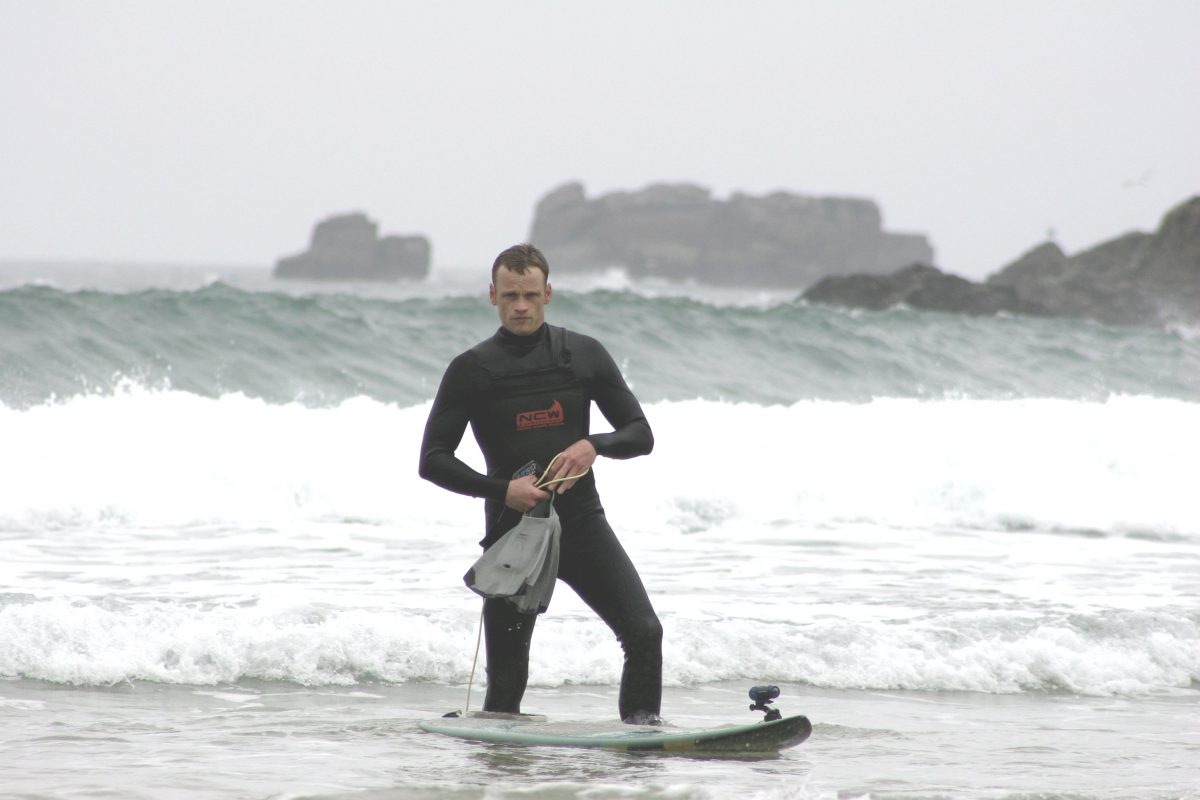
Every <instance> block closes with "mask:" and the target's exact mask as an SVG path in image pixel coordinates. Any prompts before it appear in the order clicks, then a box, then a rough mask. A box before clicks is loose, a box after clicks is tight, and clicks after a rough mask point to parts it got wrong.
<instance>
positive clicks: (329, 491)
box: [0, 386, 1200, 537]
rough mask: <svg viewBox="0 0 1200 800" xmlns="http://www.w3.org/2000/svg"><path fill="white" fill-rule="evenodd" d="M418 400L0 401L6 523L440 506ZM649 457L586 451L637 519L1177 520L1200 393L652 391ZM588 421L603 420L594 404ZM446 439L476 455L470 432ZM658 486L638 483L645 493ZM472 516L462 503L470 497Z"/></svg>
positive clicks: (1195, 522)
mask: <svg viewBox="0 0 1200 800" xmlns="http://www.w3.org/2000/svg"><path fill="white" fill-rule="evenodd" d="M427 411H428V406H427V405H421V406H415V407H409V408H398V407H396V406H393V405H388V404H385V403H380V402H378V401H374V400H370V399H367V398H357V399H353V400H349V401H346V402H345V403H342V404H341V405H340V406H337V407H335V408H327V409H322V408H317V409H314V408H306V407H304V406H302V405H300V404H289V405H272V404H268V403H266V402H263V401H260V400H256V399H250V398H247V397H244V396H242V395H227V396H225V397H221V398H219V399H209V398H204V397H200V396H197V395H192V394H188V393H185V392H178V391H154V390H147V389H142V388H138V387H136V386H130V387H127V388H126V389H125V390H124V391H122V392H119V393H117V394H115V395H110V396H99V395H97V396H84V397H77V398H72V399H70V400H67V401H65V402H62V403H53V404H47V405H42V406H37V407H34V408H31V409H28V410H24V411H21V410H14V409H10V408H4V407H0V440H2V441H4V443H5V459H4V461H3V463H0V485H3V486H4V487H5V492H4V493H3V496H2V497H0V528H10V529H11V528H17V529H30V528H33V529H38V528H45V529H55V528H63V527H74V526H95V525H106V524H120V525H135V526H163V525H170V526H177V525H195V524H205V523H213V522H227V521H236V522H237V523H238V524H240V525H243V526H245V525H253V524H277V523H279V522H281V521H289V520H298V519H308V520H313V519H352V520H370V521H376V522H380V523H383V522H406V521H411V520H412V519H413V518H414V516H416V517H418V518H421V519H428V520H430V521H431V522H432V521H440V522H445V520H446V519H447V517H446V514H447V511H448V508H452V509H453V510H454V511H453V513H451V517H452V518H453V519H454V520H455V522H457V521H459V520H461V519H463V517H462V516H461V512H463V511H464V510H465V509H468V508H473V506H470V504H469V503H467V502H466V501H463V502H454V501H451V502H449V503H447V502H445V501H446V500H447V497H448V496H447V495H445V494H444V493H442V492H441V491H440V490H437V489H435V488H434V487H432V486H430V485H428V484H426V483H424V482H422V481H420V480H419V479H418V478H417V477H416V458H417V452H418V449H419V448H418V444H419V440H420V435H421V431H422V428H423V425H424V420H425V415H426V413H427ZM647 415H648V416H649V418H650V420H651V423H652V425H653V427H654V430H655V435H656V440H657V447H656V451H655V453H654V454H653V455H652V456H650V457H648V458H643V459H637V460H634V461H630V462H626V463H619V464H614V463H612V462H606V461H603V460H602V461H601V462H600V463H599V464H598V465H597V472H598V474H599V475H600V480H601V485H602V488H603V491H604V493H605V495H606V496H614V497H616V496H619V497H620V498H621V504H622V507H623V508H626V509H629V510H631V511H632V512H634V513H636V514H637V515H638V516H639V517H640V518H642V519H645V520H648V522H647V523H646V524H647V525H648V526H661V527H663V528H684V529H703V528H707V527H711V526H713V525H714V524H721V523H729V522H731V521H733V520H739V521H744V522H749V521H759V522H767V521H771V520H790V521H794V522H804V523H806V524H822V523H828V522H844V521H848V520H858V521H870V522H875V523H878V524H886V525H902V526H925V527H928V526H935V525H957V526H967V527H981V528H996V529H1027V528H1036V529H1049V530H1061V531H1065V532H1081V533H1099V534H1118V535H1119V534H1129V533H1133V534H1138V535H1149V536H1168V537H1169V536H1184V537H1188V536H1193V535H1195V534H1197V533H1200V504H1197V503H1195V502H1194V499H1193V498H1192V496H1191V495H1192V489H1193V488H1194V487H1192V486H1191V484H1192V482H1193V478H1194V475H1193V473H1194V469H1193V467H1194V460H1195V453H1197V452H1200V404H1195V403H1187V402H1183V401H1177V400H1166V399H1156V398H1146V397H1115V398H1112V399H1110V400H1109V401H1107V402H1103V403H1094V402H1072V401H1065V400H1029V399H1024V400H1011V401H991V400H944V401H936V402H934V401H917V400H877V401H874V402H871V403H865V404H855V403H837V402H825V401H815V402H803V403H798V404H796V405H793V406H766V407H764V406H757V405H752V404H746V403H723V402H717V401H691V402H676V403H658V404H653V405H650V406H648V407H647ZM595 416H596V417H597V421H598V422H599V423H600V425H601V426H602V425H603V420H602V419H601V418H600V416H599V414H596V415H595ZM460 454H462V455H463V457H464V458H465V459H466V460H468V461H469V462H471V463H472V464H473V465H475V466H476V467H478V468H481V465H482V459H481V458H480V456H479V454H478V451H477V450H476V448H475V445H474V442H473V441H472V439H471V437H470V435H469V434H468V435H467V436H466V437H465V438H464V441H463V445H462V448H461V450H460ZM647 487H653V491H647V490H646V489H647ZM466 513H467V515H468V516H471V514H472V512H470V511H467V512H466Z"/></svg>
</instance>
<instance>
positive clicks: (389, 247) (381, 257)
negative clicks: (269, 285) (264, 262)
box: [274, 213, 430, 281]
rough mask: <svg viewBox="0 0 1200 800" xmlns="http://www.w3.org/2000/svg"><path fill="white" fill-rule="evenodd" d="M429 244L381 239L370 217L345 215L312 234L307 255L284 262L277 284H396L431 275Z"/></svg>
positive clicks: (421, 240) (418, 240)
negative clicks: (298, 281)
mask: <svg viewBox="0 0 1200 800" xmlns="http://www.w3.org/2000/svg"><path fill="white" fill-rule="evenodd" d="M429 256H430V246H429V239H427V238H426V237H424V236H384V237H383V238H380V237H379V226H378V225H377V224H376V223H375V222H374V221H372V220H370V219H368V218H367V215H366V214H361V213H355V214H343V215H340V216H335V217H329V218H328V219H325V220H322V221H321V222H320V223H318V224H317V226H316V227H315V228H313V232H312V242H311V243H310V244H309V248H308V250H306V251H304V252H303V253H300V254H298V255H294V256H288V257H287V258H281V259H279V261H278V262H277V263H276V264H275V273H274V274H275V277H276V278H303V279H308V280H352V281H362V280H370V281H392V280H398V279H400V278H424V277H426V276H427V275H428V274H429Z"/></svg>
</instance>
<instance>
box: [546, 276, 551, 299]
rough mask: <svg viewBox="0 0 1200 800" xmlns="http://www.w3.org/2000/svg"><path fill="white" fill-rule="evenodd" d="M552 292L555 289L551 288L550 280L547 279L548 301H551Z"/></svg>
mask: <svg viewBox="0 0 1200 800" xmlns="http://www.w3.org/2000/svg"><path fill="white" fill-rule="evenodd" d="M552 292H553V289H551V288H550V282H549V281H546V302H547V303H549V302H550V294H551V293H552Z"/></svg>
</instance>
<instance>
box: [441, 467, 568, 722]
mask: <svg viewBox="0 0 1200 800" xmlns="http://www.w3.org/2000/svg"><path fill="white" fill-rule="evenodd" d="M561 455H562V453H559V454H558V455H556V456H555V457H554V458H552V459H550V463H549V464H548V465H547V466H546V471H545V472H543V473H542V477H540V478H538V480H537V483H535V484H534V486H536V487H537V488H538V489H544V488H545V487H547V486H553V485H554V484H556V483H565V482H567V481H573V480H578V479H579V478H582V477H583V476H584V475H587V474H588V472H590V471H591V467H589V468H588V469H585V470H584V471H583V472H581V473H579V474H578V475H571V476H568V477H565V478H555V479H554V480H552V481H548V480H546V476H547V475H549V474H550V470H551V468H553V467H554V462H555V461H558V457H559V456H561ZM501 510H502V511H503V509H501ZM486 602H487V601H486V600H485V601H484V603H486ZM483 609H484V607H483V606H481V607H480V609H479V630H477V631H476V632H475V657H474V658H473V659H471V676H470V677H469V678H467V700H466V702H465V703H463V716H464V717H465V716H467V713H468V712H469V711H470V710H471V686H472V685H473V684H474V683H475V669H476V668H477V667H478V666H479V643H480V642H481V641H482V640H483Z"/></svg>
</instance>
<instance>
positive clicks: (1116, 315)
mask: <svg viewBox="0 0 1200 800" xmlns="http://www.w3.org/2000/svg"><path fill="white" fill-rule="evenodd" d="M1048 247H1054V246H1053V245H1042V246H1040V247H1038V248H1035V249H1034V250H1031V251H1030V252H1028V253H1026V254H1024V255H1023V256H1021V257H1020V258H1018V259H1017V260H1016V261H1014V262H1013V263H1012V264H1009V265H1008V266H1006V267H1004V268H1003V269H1002V270H1000V271H999V272H997V273H996V274H995V275H992V276H991V277H989V278H988V279H987V283H988V285H991V286H1007V287H1011V288H1013V289H1014V290H1016V292H1017V294H1018V296H1020V297H1022V298H1025V299H1029V300H1036V301H1037V302H1039V303H1041V304H1042V305H1044V306H1045V307H1046V309H1047V310H1048V311H1049V313H1051V314H1054V315H1055V316H1062V317H1077V318H1086V319H1095V320H1099V321H1101V322H1109V323H1114V324H1120V325H1141V324H1151V325H1163V324H1168V323H1171V322H1188V323H1191V322H1197V321H1200V196H1197V197H1193V198H1191V199H1189V200H1187V201H1185V202H1183V203H1181V204H1180V205H1178V206H1176V207H1175V208H1173V209H1171V210H1170V211H1169V212H1167V214H1166V215H1165V216H1164V217H1163V219H1162V222H1161V224H1160V225H1159V227H1158V230H1157V231H1155V232H1154V233H1141V232H1132V233H1127V234H1124V235H1123V236H1118V237H1117V238H1115V239H1111V240H1109V241H1107V242H1103V243H1101V244H1099V245H1096V246H1095V247H1092V248H1090V249H1088V250H1084V251H1082V252H1080V253H1077V254H1076V255H1074V256H1066V255H1065V254H1063V253H1061V251H1059V257H1058V258H1057V259H1055V258H1054V257H1053V256H1051V257H1050V258H1042V257H1041V256H1040V255H1039V253H1047V252H1049V251H1048V249H1047V248H1048ZM1054 249H1056V250H1057V247H1054Z"/></svg>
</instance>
